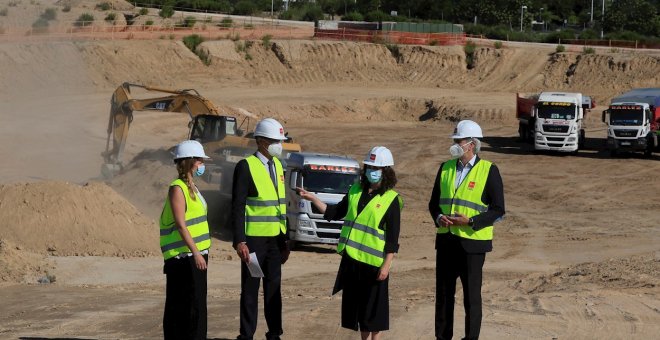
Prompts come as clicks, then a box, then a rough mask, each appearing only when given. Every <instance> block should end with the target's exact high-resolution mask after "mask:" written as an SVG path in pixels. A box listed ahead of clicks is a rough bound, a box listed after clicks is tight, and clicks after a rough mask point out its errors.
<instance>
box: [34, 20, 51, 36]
mask: <svg viewBox="0 0 660 340" xmlns="http://www.w3.org/2000/svg"><path fill="white" fill-rule="evenodd" d="M47 31H48V20H46V19H44V18H41V17H40V18H39V19H37V21H35V22H34V23H33V24H32V32H34V33H45V32H47Z"/></svg>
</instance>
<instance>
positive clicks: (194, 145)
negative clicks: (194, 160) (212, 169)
mask: <svg viewBox="0 0 660 340" xmlns="http://www.w3.org/2000/svg"><path fill="white" fill-rule="evenodd" d="M191 157H200V158H205V159H209V158H211V157H209V156H207V155H206V154H205V153H204V147H203V146H202V144H200V143H199V142H198V141H196V140H184V141H183V142H181V143H179V144H177V145H176V146H175V147H174V160H177V159H181V158H191Z"/></svg>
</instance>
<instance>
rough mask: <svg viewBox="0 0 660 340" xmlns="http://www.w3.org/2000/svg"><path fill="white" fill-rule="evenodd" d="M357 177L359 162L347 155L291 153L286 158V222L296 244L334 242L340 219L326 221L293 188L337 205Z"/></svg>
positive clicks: (338, 231)
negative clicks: (299, 188) (311, 193)
mask: <svg viewBox="0 0 660 340" xmlns="http://www.w3.org/2000/svg"><path fill="white" fill-rule="evenodd" d="M359 180H360V164H359V163H358V162H357V161H356V160H355V159H352V158H349V157H346V156H337V155H327V154H319V153H311V152H292V153H290V154H289V157H288V158H287V159H286V175H285V181H286V185H287V190H288V192H287V197H288V204H287V212H286V215H287V221H288V223H287V225H288V230H289V238H290V240H291V241H293V243H294V244H296V243H298V242H299V243H321V244H337V242H338V241H339V234H340V232H341V226H342V224H343V221H327V220H325V219H324V218H323V214H322V213H321V212H320V211H319V210H318V209H317V208H316V207H315V206H314V205H313V204H312V203H311V202H310V201H308V200H305V199H301V198H300V196H298V194H297V193H296V188H297V187H301V188H304V189H305V190H307V191H310V192H313V193H314V194H315V195H316V196H317V197H318V198H319V199H320V200H321V201H323V202H324V203H327V204H337V203H339V201H341V199H342V198H343V197H344V196H345V195H346V194H347V193H348V189H349V188H350V187H351V185H353V183H355V182H357V181H359Z"/></svg>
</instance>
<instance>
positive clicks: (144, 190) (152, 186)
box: [108, 149, 176, 219]
mask: <svg viewBox="0 0 660 340" xmlns="http://www.w3.org/2000/svg"><path fill="white" fill-rule="evenodd" d="M174 178H176V168H175V167H174V164H173V163H172V155H171V154H170V153H169V151H167V150H165V149H158V150H145V151H143V152H141V153H139V154H138V155H137V156H135V158H134V159H133V160H132V161H131V163H129V164H128V165H127V166H126V167H125V168H124V171H122V172H121V173H120V174H118V175H117V176H115V177H114V178H113V179H112V180H110V181H109V183H108V184H109V185H110V186H111V187H112V188H113V189H114V190H115V191H117V192H118V193H119V194H121V195H122V196H123V197H126V199H128V200H129V201H130V202H131V203H133V205H135V206H136V207H138V208H139V209H140V211H142V212H143V213H145V214H146V215H147V216H149V217H151V218H153V219H157V218H159V216H160V213H161V210H162V209H163V202H164V200H165V197H166V195H167V187H168V184H169V183H170V182H171V181H172V180H173V179H174Z"/></svg>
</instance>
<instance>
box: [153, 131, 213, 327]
mask: <svg viewBox="0 0 660 340" xmlns="http://www.w3.org/2000/svg"><path fill="white" fill-rule="evenodd" d="M208 158H209V157H207V156H206V154H205V153H204V148H203V147H202V145H201V144H200V143H199V142H197V141H194V140H187V141H183V142H181V143H179V144H178V145H177V146H176V148H175V150H174V163H176V169H177V172H178V173H179V176H178V178H177V179H175V180H174V181H172V183H170V186H169V193H168V196H167V199H166V200H165V206H164V207H163V212H162V213H161V215H160V249H161V251H162V252H163V258H164V259H165V266H164V268H163V271H164V273H165V275H166V276H167V286H166V297H165V313H164V316H163V334H164V336H165V339H206V320H207V319H206V267H207V263H208V251H209V248H210V247H211V238H210V235H209V225H208V222H207V220H206V213H207V206H206V201H205V200H204V198H203V197H202V195H201V194H200V193H199V190H197V187H196V186H195V183H194V182H193V177H196V176H201V175H202V174H203V173H204V160H205V159H208Z"/></svg>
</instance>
